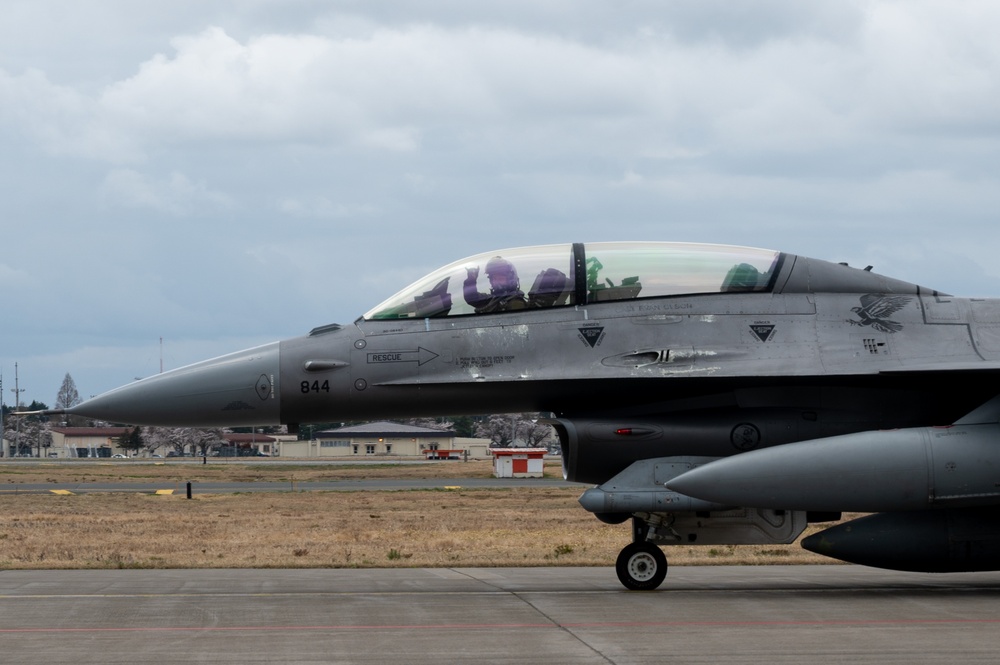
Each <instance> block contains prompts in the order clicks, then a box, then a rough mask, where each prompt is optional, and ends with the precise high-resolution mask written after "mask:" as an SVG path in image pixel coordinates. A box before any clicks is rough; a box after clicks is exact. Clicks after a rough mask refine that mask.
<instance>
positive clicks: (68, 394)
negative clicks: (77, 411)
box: [55, 372, 81, 409]
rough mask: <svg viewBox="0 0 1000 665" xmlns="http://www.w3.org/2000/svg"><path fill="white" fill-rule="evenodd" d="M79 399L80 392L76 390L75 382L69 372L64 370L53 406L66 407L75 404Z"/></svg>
mask: <svg viewBox="0 0 1000 665" xmlns="http://www.w3.org/2000/svg"><path fill="white" fill-rule="evenodd" d="M80 401H81V400H80V393H79V392H77V390H76V383H74V382H73V377H72V376H70V375H69V372H66V376H65V377H63V382H62V386H60V387H59V394H58V395H56V406H55V408H57V409H68V408H70V407H71V406H76V405H77V404H79V403H80Z"/></svg>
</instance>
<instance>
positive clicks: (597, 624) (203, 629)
mask: <svg viewBox="0 0 1000 665" xmlns="http://www.w3.org/2000/svg"><path fill="white" fill-rule="evenodd" d="M987 624H1000V619H898V620H897V619H878V620H875V621H865V620H862V619H858V620H834V621H823V620H814V621H634V622H632V621H618V622H615V621H610V622H606V621H594V622H574V623H548V622H546V623H468V624H464V623H450V624H448V623H446V624H384V625H378V624H359V625H351V624H329V625H313V626H142V627H107V628H99V627H94V626H87V627H80V628H46V627H25V628H0V634H11V633H57V634H58V633H184V632H198V633H226V632H240V631H320V630H332V631H357V630H391V631H399V630H417V631H426V630H511V629H518V630H520V629H547V630H552V629H559V630H564V629H568V628H572V629H580V628H693V627H711V628H769V627H770V628H782V627H787V626H879V627H886V626H903V627H906V626H912V627H927V626H934V625H940V626H956V625H987Z"/></svg>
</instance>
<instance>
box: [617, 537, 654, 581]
mask: <svg viewBox="0 0 1000 665" xmlns="http://www.w3.org/2000/svg"><path fill="white" fill-rule="evenodd" d="M615 572H616V573H618V580H619V581H620V582H621V583H622V584H623V585H624V586H625V588H626V589H629V590H630V591H652V590H653V589H655V588H657V587H658V586H660V584H662V583H663V580H664V578H666V576H667V556H666V555H665V554H664V553H663V550H661V549H660V548H659V547H657V546H656V545H654V544H652V543H649V542H645V541H643V542H636V543H632V544H630V545H626V546H625V548H624V549H622V551H621V553H620V554H619V555H618V560H617V561H616V562H615Z"/></svg>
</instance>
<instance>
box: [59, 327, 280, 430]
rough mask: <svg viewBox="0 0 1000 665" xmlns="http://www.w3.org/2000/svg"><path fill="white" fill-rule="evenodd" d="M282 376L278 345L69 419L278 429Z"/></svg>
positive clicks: (144, 387)
mask: <svg viewBox="0 0 1000 665" xmlns="http://www.w3.org/2000/svg"><path fill="white" fill-rule="evenodd" d="M278 372H279V343H278V342H274V343H271V344H266V345H264V346H258V347H256V348H253V349H247V350H246V351H239V352H237V353H231V354H229V355H226V356H221V357H219V358H213V359H212V360H206V361H204V362H200V363H196V364H194V365H188V366H187V367H181V368H179V369H175V370H172V371H170V372H165V373H163V374H157V375H156V376H152V377H149V378H147V379H141V380H139V381H136V382H135V383H130V384H129V385H127V386H122V387H121V388H117V389H115V390H112V391H110V392H106V393H104V394H103V395H98V396H97V397H95V398H93V399H90V400H87V401H86V402H83V403H81V404H78V405H77V406H75V407H73V408H71V409H67V411H66V413H69V414H73V415H80V416H85V417H88V418H97V419H101V420H107V421H110V422H116V423H128V424H132V425H167V426H185V427H223V426H238V425H269V424H278V423H279V422H280V404H279V402H280V400H279V398H278V396H279V394H280V391H279V389H278Z"/></svg>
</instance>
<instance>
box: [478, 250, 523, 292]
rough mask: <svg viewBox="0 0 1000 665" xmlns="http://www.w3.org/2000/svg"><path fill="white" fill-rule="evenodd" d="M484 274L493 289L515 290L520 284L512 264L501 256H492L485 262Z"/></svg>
mask: <svg viewBox="0 0 1000 665" xmlns="http://www.w3.org/2000/svg"><path fill="white" fill-rule="evenodd" d="M486 276H487V277H489V278H490V286H492V287H493V290H494V291H498V292H502V293H503V292H508V291H516V290H517V289H518V287H519V286H520V281H519V280H518V278H517V270H515V269H514V264H513V263H511V262H510V261H508V260H507V259H505V258H503V257H501V256H494V257H493V258H492V259H490V260H489V262H488V263H487V264H486Z"/></svg>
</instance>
